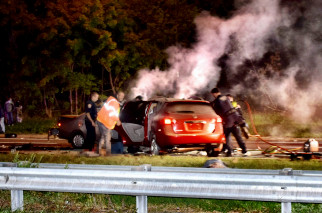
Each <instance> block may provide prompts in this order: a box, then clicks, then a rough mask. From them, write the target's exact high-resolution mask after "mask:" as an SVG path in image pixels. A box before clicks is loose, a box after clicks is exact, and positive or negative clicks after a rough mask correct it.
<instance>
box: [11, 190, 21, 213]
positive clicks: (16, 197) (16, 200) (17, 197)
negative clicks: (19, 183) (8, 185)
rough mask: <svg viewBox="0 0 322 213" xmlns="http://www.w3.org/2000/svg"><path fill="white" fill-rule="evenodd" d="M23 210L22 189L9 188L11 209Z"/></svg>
mask: <svg viewBox="0 0 322 213" xmlns="http://www.w3.org/2000/svg"><path fill="white" fill-rule="evenodd" d="M17 210H19V211H22V210H23V191H22V190H11V211H13V212H14V211H17Z"/></svg>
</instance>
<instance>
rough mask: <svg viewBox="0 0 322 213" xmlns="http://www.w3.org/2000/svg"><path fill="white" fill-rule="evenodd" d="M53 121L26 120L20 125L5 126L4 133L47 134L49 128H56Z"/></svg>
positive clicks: (42, 119) (40, 119)
mask: <svg viewBox="0 0 322 213" xmlns="http://www.w3.org/2000/svg"><path fill="white" fill-rule="evenodd" d="M56 123H57V121H56V120H55V119H44V118H28V119H25V120H23V122H22V123H15V124H14V125H13V126H6V133H18V134H42V133H47V132H48V130H49V129H50V128H53V127H56Z"/></svg>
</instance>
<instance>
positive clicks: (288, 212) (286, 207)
mask: <svg viewBox="0 0 322 213" xmlns="http://www.w3.org/2000/svg"><path fill="white" fill-rule="evenodd" d="M279 174H280V175H293V174H294V171H293V169H292V168H284V169H282V170H280V172H279ZM283 189H284V190H287V187H285V188H283ZM281 205H282V210H281V212H282V213H292V203H291V202H282V203H281Z"/></svg>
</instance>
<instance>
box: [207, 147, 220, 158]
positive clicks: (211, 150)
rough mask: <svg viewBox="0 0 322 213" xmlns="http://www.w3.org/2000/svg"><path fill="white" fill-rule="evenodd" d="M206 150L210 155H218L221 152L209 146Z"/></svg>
mask: <svg viewBox="0 0 322 213" xmlns="http://www.w3.org/2000/svg"><path fill="white" fill-rule="evenodd" d="M206 152H207V156H208V157H218V155H219V153H220V152H219V151H215V150H214V147H209V148H207V149H206Z"/></svg>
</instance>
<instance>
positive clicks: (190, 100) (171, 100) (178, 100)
mask: <svg viewBox="0 0 322 213" xmlns="http://www.w3.org/2000/svg"><path fill="white" fill-rule="evenodd" d="M148 101H157V102H167V103H169V102H185V103H187V102H192V103H195V102H197V103H209V101H205V100H192V99H179V98H166V97H155V98H151V99H149V100H148Z"/></svg>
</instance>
